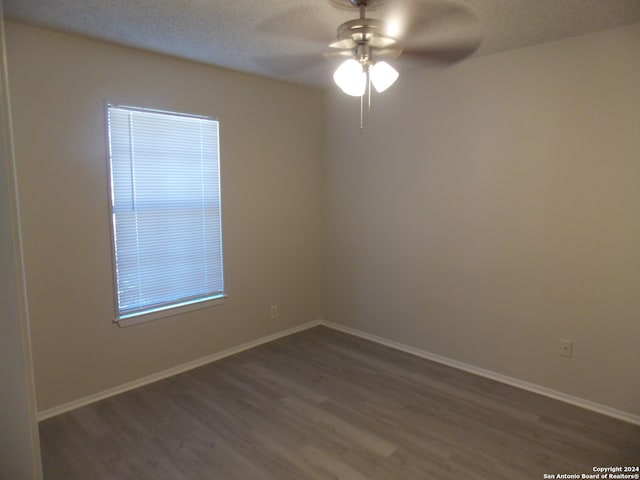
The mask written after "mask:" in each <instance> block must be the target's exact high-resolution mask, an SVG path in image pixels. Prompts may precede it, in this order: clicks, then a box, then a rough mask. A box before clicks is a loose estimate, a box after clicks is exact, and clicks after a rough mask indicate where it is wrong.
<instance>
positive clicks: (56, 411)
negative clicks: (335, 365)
mask: <svg viewBox="0 0 640 480" xmlns="http://www.w3.org/2000/svg"><path fill="white" fill-rule="evenodd" d="M318 325H324V326H325V327H328V328H332V329H334V330H338V331H341V332H344V333H348V334H350V335H354V336H356V337H360V338H364V339H366V340H370V341H372V342H376V343H379V344H381V345H385V346H387V347H391V348H394V349H396V350H400V351H402V352H406V353H409V354H412V355H415V356H417V357H421V358H425V359H427V360H432V361H434V362H438V363H441V364H443V365H447V366H450V367H453V368H457V369H459V370H464V371H465V372H469V373H473V374H475V375H479V376H481V377H485V378H489V379H491V380H496V381H498V382H501V383H505V384H507V385H511V386H514V387H517V388H521V389H523V390H528V391H530V392H533V393H538V394H540V395H544V396H545V397H550V398H554V399H556V400H560V401H563V402H565V403H569V404H571V405H576V406H578V407H582V408H585V409H587V410H591V411H594V412H597V413H601V414H603V415H607V416H609V417H613V418H617V419H619V420H623V421H625V422H629V423H632V424H634V425H640V415H634V414H632V413H629V412H624V411H622V410H617V409H615V408H612V407H609V406H607V405H602V404H600V403H596V402H592V401H590V400H585V399H583V398H580V397H576V396H573V395H569V394H566V393H563V392H559V391H557V390H552V389H550V388H546V387H543V386H541V385H537V384H535V383H529V382H525V381H524V380H520V379H518V378H514V377H509V376H507V375H502V374H501V373H497V372H493V371H491V370H485V369H484V368H480V367H476V366H474V365H470V364H468V363H464V362H459V361H457V360H453V359H451V358H448V357H443V356H441V355H437V354H435V353H431V352H428V351H426V350H422V349H419V348H415V347H410V346H408V345H405V344H403V343H399V342H395V341H393V340H388V339H386V338H383V337H379V336H377V335H372V334H370V333H367V332H363V331H361V330H357V329H354V328H350V327H346V326H344V325H340V324H337V323H333V322H328V321H326V320H314V321H311V322H307V323H303V324H302V325H297V326H295V327H292V328H288V329H286V330H282V331H280V332H276V333H273V334H271V335H267V336H265V337H261V338H258V339H256V340H252V341H250V342H247V343H243V344H242V345H238V346H237V347H232V348H228V349H226V350H223V351H221V352H217V353H214V354H212V355H207V356H206V357H202V358H199V359H197V360H193V361H191V362H187V363H183V364H181V365H178V366H176V367H173V368H169V369H167V370H163V371H162V372H157V373H154V374H151V375H148V376H146V377H143V378H139V379H137V380H134V381H132V382H127V383H124V384H122V385H118V386H117V387H113V388H109V389H107V390H104V391H102V392H98V393H94V394H92V395H88V396H86V397H82V398H79V399H78V400H73V401H71V402H68V403H64V404H62V405H58V406H56V407H53V408H50V409H48V410H43V411H41V412H38V417H37V418H38V421H42V420H46V419H47V418H51V417H54V416H56V415H60V414H61V413H65V412H68V411H71V410H74V409H76V408H79V407H83V406H85V405H88V404H90V403H94V402H97V401H99V400H103V399H105V398H109V397H112V396H114V395H118V394H120V393H124V392H126V391H129V390H133V389H134V388H138V387H142V386H143V385H148V384H149V383H153V382H157V381H158V380H163V379H165V378H168V377H171V376H173V375H177V374H179V373H183V372H186V371H188V370H192V369H194V368H197V367H201V366H203V365H206V364H207V363H211V362H215V361H216V360H220V359H222V358H225V357H228V356H231V355H235V354H236V353H240V352H242V351H244V350H248V349H250V348H253V347H257V346H258V345H262V344H263V343H267V342H271V341H273V340H277V339H278V338H282V337H286V336H287V335H291V334H294V333H298V332H301V331H303V330H307V329H309V328H313V327H317V326H318Z"/></svg>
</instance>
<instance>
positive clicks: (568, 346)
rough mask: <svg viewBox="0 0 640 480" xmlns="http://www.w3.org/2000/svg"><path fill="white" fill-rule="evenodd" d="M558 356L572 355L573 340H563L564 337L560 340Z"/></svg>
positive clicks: (569, 356)
mask: <svg viewBox="0 0 640 480" xmlns="http://www.w3.org/2000/svg"><path fill="white" fill-rule="evenodd" d="M560 356H561V357H567V358H571V357H572V356H573V341H572V340H565V339H564V338H563V339H561V340H560Z"/></svg>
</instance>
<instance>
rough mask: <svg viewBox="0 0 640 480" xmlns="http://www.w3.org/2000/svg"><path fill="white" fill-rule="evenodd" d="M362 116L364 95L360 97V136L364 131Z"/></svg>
mask: <svg viewBox="0 0 640 480" xmlns="http://www.w3.org/2000/svg"><path fill="white" fill-rule="evenodd" d="M363 114H364V95H360V135H362V132H363V130H364V119H363Z"/></svg>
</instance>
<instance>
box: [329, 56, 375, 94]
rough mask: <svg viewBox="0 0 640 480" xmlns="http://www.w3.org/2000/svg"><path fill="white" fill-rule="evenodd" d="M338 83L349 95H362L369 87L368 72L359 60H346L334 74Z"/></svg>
mask: <svg viewBox="0 0 640 480" xmlns="http://www.w3.org/2000/svg"><path fill="white" fill-rule="evenodd" d="M333 80H334V82H336V85H338V87H340V88H341V89H342V91H343V92H344V93H346V94H347V95H351V96H353V97H361V96H362V95H364V92H365V90H366V88H367V74H366V73H365V72H364V70H363V69H362V65H361V64H360V62H358V61H357V60H354V59H353V58H350V59H348V60H345V61H344V62H343V63H342V64H341V65H340V66H339V67H338V68H337V69H336V71H335V73H334V74H333Z"/></svg>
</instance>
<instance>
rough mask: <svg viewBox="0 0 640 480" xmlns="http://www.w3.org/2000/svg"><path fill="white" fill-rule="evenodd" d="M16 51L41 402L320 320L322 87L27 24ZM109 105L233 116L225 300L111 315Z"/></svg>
mask: <svg viewBox="0 0 640 480" xmlns="http://www.w3.org/2000/svg"><path fill="white" fill-rule="evenodd" d="M7 44H8V55H9V73H10V80H11V85H12V87H13V88H12V102H13V108H14V125H15V144H16V158H17V164H18V180H19V187H20V200H21V202H22V208H21V216H22V221H23V227H24V251H25V261H26V276H27V283H28V291H29V307H30V313H31V323H32V341H33V361H34V368H35V380H36V390H37V399H38V407H39V410H45V409H49V408H52V407H54V406H58V405H60V404H63V403H65V402H69V401H72V400H76V399H79V398H81V397H84V396H87V395H89V394H93V393H97V392H100V391H102V390H105V389H107V388H110V387H114V386H118V385H120V384H122V383H125V382H128V381H132V380H135V379H137V378H140V377H143V376H146V375H149V374H152V373H155V372H158V371H162V370H164V369H167V368H170V367H174V366H176V365H179V364H182V363H184V362H188V361H191V360H194V359H198V358H201V357H204V356H206V355H209V354H212V353H215V352H217V351H220V350H222V349H225V348H229V347H233V346H236V345H239V344H241V343H243V342H247V341H250V340H253V339H256V338H259V337H261V336H264V335H267V334H269V333H273V332H276V331H280V330H283V329H285V328H287V327H291V326H294V325H297V324H301V323H304V322H307V321H311V320H315V319H317V318H319V317H320V314H321V298H322V297H321V290H322V286H321V268H322V263H321V256H322V247H321V242H322V221H321V220H322V212H321V208H322V173H321V168H322V163H321V161H322V159H323V157H324V154H323V148H324V133H323V115H324V114H323V94H322V92H320V91H318V90H314V89H309V88H304V87H299V86H295V85H290V84H286V83H283V82H277V81H271V80H266V79H263V78H259V77H254V76H250V75H244V74H239V73H234V72H230V71H227V70H222V69H217V68H212V67H208V66H204V65H200V64H195V63H189V62H185V61H180V60H177V59H172V58H169V57H164V56H161V55H155V54H152V53H147V52H143V51H138V50H133V49H127V48H122V47H118V46H114V45H110V44H105V43H100V42H95V41H91V40H87V39H84V38H80V37H76V36H70V35H66V34H61V33H54V32H51V31H48V30H43V29H39V28H35V27H30V26H25V25H22V24H16V23H11V22H8V23H7ZM211 48H217V47H216V45H211ZM104 102H115V103H122V104H128V105H136V106H146V107H153V108H158V109H166V110H175V111H181V112H190V113H196V114H204V115H212V116H215V117H218V118H219V119H220V122H221V127H220V132H221V158H222V192H223V193H222V201H223V235H224V247H225V252H224V253H225V269H226V286H227V292H228V295H229V299H228V300H227V302H226V303H224V304H223V305H221V306H218V307H213V308H209V309H205V310H199V311H196V312H191V313H188V314H184V315H181V316H176V317H171V318H166V319H162V320H159V321H155V322H151V323H146V324H143V325H138V326H134V327H128V328H119V327H117V326H115V325H113V324H112V323H111V321H112V318H113V311H114V305H113V283H112V272H111V268H112V267H111V253H110V251H111V250H110V249H111V245H110V240H109V238H110V237H109V210H108V191H107V163H106V162H107V152H106V144H105V118H104ZM274 303H277V304H278V305H279V312H280V317H279V318H278V319H276V320H270V319H269V305H270V304H274Z"/></svg>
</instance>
